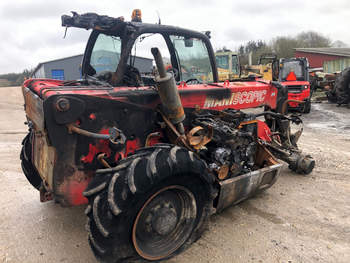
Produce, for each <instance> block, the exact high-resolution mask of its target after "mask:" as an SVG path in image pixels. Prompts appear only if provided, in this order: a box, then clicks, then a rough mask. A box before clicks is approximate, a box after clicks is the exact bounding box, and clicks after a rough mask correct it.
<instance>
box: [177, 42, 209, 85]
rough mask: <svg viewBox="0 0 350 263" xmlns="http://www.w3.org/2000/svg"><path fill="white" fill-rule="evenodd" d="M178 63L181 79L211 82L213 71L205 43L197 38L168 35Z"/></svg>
mask: <svg viewBox="0 0 350 263" xmlns="http://www.w3.org/2000/svg"><path fill="white" fill-rule="evenodd" d="M170 39H171V41H172V42H173V45H174V48H175V50H176V55H177V58H178V61H179V64H180V67H181V69H180V76H181V78H180V79H181V80H182V81H189V80H195V81H198V82H212V81H213V71H212V68H211V64H210V59H209V54H208V50H207V47H206V46H205V43H204V42H203V41H202V40H201V39H197V38H185V37H183V36H170Z"/></svg>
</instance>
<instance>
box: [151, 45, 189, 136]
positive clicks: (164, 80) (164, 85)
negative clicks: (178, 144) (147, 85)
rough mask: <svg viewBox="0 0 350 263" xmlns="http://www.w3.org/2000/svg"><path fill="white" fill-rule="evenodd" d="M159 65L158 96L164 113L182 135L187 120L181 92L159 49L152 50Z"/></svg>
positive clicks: (156, 79)
mask: <svg viewBox="0 0 350 263" xmlns="http://www.w3.org/2000/svg"><path fill="white" fill-rule="evenodd" d="M151 52H152V54H153V57H154V60H155V62H156V65H157V69H158V73H159V76H157V77H156V78H155V81H156V83H157V88H158V94H159V97H160V100H161V102H162V106H163V109H164V113H165V115H166V116H167V118H168V119H169V120H170V121H171V122H172V123H173V124H174V125H175V126H176V128H177V130H178V132H179V133H180V134H184V133H185V130H184V127H183V124H182V121H183V120H184V119H185V117H186V116H185V112H184V108H183V107H182V103H181V99H180V95H179V91H178V89H177V87H176V83H175V79H174V76H173V75H172V74H170V73H167V72H166V70H165V67H164V63H163V58H162V55H161V53H160V51H159V49H158V48H156V47H154V48H152V49H151Z"/></svg>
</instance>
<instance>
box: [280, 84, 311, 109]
mask: <svg viewBox="0 0 350 263" xmlns="http://www.w3.org/2000/svg"><path fill="white" fill-rule="evenodd" d="M281 84H282V85H283V86H286V87H293V86H304V87H305V86H307V88H303V89H302V90H301V91H300V92H288V99H289V100H300V101H304V100H306V99H309V98H310V83H309V82H308V81H284V82H281ZM288 106H289V107H292V108H296V107H298V106H299V103H297V102H288Z"/></svg>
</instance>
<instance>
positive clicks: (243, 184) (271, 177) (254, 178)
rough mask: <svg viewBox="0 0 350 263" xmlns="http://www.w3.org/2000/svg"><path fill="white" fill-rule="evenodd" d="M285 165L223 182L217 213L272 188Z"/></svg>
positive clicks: (272, 166)
mask: <svg viewBox="0 0 350 263" xmlns="http://www.w3.org/2000/svg"><path fill="white" fill-rule="evenodd" d="M282 167H283V164H279V163H277V164H273V165H271V166H268V167H264V168H262V169H259V170H256V171H252V172H250V173H246V174H243V175H240V176H237V177H234V178H230V179H227V180H225V181H221V182H220V183H219V184H220V194H219V198H218V203H217V208H216V212H221V211H222V210H223V209H224V208H226V207H228V206H231V205H234V204H237V203H239V202H241V201H243V200H245V199H247V198H249V197H250V196H252V195H254V194H256V193H257V192H259V191H262V190H265V189H267V188H269V187H271V186H272V185H273V184H274V183H275V182H276V180H277V178H278V176H279V174H280V172H281V169H282Z"/></svg>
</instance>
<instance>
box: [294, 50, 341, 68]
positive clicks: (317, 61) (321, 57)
mask: <svg viewBox="0 0 350 263" xmlns="http://www.w3.org/2000/svg"><path fill="white" fill-rule="evenodd" d="M295 57H297V58H298V57H306V58H307V60H308V61H309V63H310V68H321V67H322V66H323V63H324V62H325V61H332V60H337V59H340V58H341V57H340V56H333V55H326V54H316V53H311V52H302V51H295Z"/></svg>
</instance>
